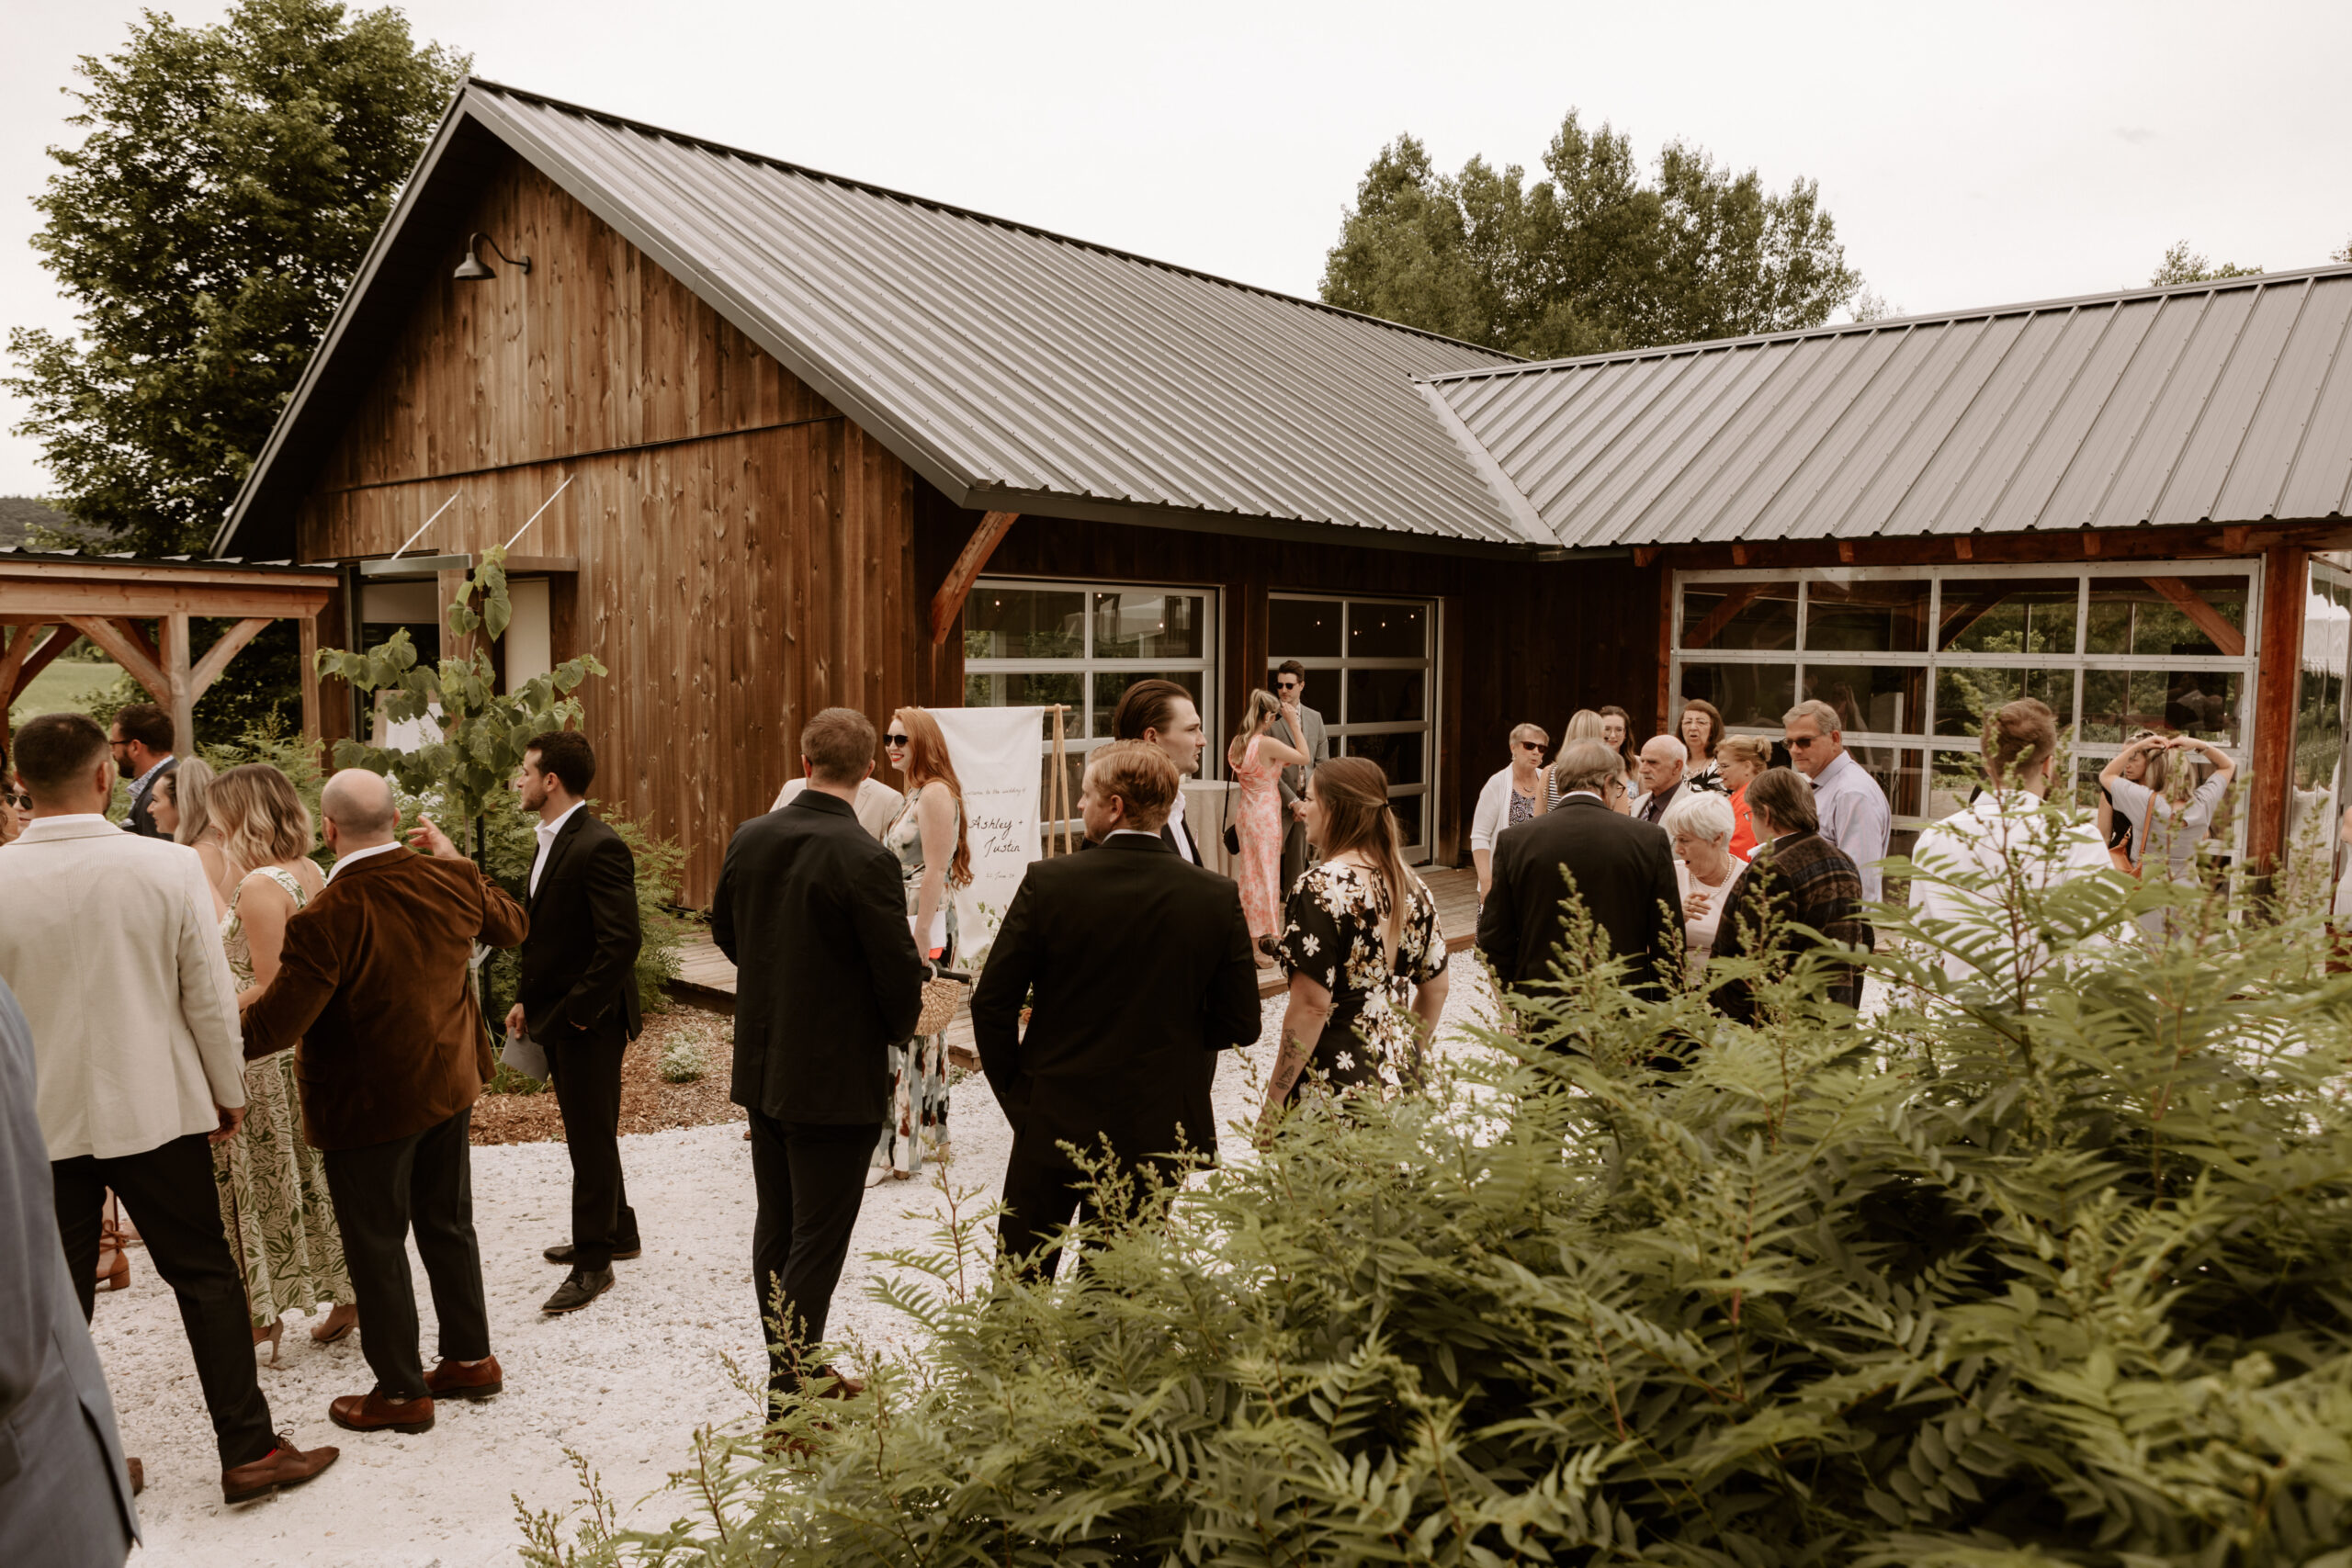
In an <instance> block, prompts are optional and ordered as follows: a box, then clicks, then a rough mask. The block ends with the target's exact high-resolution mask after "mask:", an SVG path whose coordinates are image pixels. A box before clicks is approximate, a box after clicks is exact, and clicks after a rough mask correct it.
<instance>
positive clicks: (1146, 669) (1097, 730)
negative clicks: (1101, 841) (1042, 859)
mask: <svg viewBox="0 0 2352 1568" xmlns="http://www.w3.org/2000/svg"><path fill="white" fill-rule="evenodd" d="M1154 675H1158V676H1163V677H1165V678H1166V679H1168V680H1170V681H1173V682H1176V683H1177V684H1178V685H1180V686H1182V687H1183V688H1184V689H1185V690H1186V691H1188V692H1190V693H1192V694H1193V703H1194V704H1195V705H1197V706H1198V707H1199V708H1200V710H1201V719H1202V722H1203V723H1204V725H1205V726H1206V727H1207V729H1208V736H1209V746H1208V750H1206V751H1204V753H1203V754H1202V758H1201V765H1202V769H1203V771H1204V773H1214V772H1215V771H1216V766H1217V764H1218V762H1219V761H1220V759H1221V757H1222V752H1221V750H1220V749H1219V747H1218V745H1217V737H1218V733H1219V731H1218V728H1217V715H1216V591H1215V590H1213V589H1207V588H1176V587H1157V586H1138V585H1137V584H1135V583H1119V582H1059V581H1035V580H1022V581H1014V580H1006V579H995V578H982V579H981V580H980V581H978V582H977V583H975V584H974V585H973V587H972V592H971V596H970V597H969V598H967V599H966V600H965V601H964V705H965V706H966V707H975V708H984V707H1050V706H1052V705H1055V704H1056V703H1059V704H1062V705H1064V706H1066V707H1067V708H1068V709H1069V715H1068V716H1067V717H1066V719H1065V720H1064V723H1065V724H1066V725H1067V727H1068V728H1067V732H1066V733H1067V737H1068V739H1067V740H1066V742H1065V755H1066V756H1067V757H1068V759H1069V798H1070V803H1071V808H1072V812H1073V815H1074V814H1075V811H1076V807H1077V802H1078V792H1079V785H1080V782H1081V781H1082V778H1083V775H1084V773H1085V772H1086V756H1087V753H1088V752H1090V751H1091V750H1093V749H1094V748H1095V747H1097V746H1099V745H1101V744H1102V743H1103V741H1105V740H1108V739H1111V738H1112V735H1111V718H1112V715H1113V714H1114V712H1115V711H1116V710H1117V708H1118V705H1119V694H1120V693H1121V692H1124V691H1125V690H1126V689H1127V686H1128V684H1129V683H1130V682H1136V681H1140V680H1143V679H1145V678H1147V677H1148V676H1154ZM1046 734H1047V736H1048V737H1049V738H1050V736H1051V735H1052V728H1051V727H1050V726H1048V728H1047V729H1046ZM1043 765H1044V766H1045V767H1046V769H1050V768H1051V767H1052V765H1053V752H1052V746H1051V743H1050V739H1048V742H1047V745H1046V752H1045V761H1044V764H1043ZM1050 782H1051V780H1050V778H1048V779H1047V783H1048V784H1050Z"/></svg>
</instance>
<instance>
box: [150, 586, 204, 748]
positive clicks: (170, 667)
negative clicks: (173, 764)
mask: <svg viewBox="0 0 2352 1568" xmlns="http://www.w3.org/2000/svg"><path fill="white" fill-rule="evenodd" d="M155 630H156V631H157V633H159V634H160V636H161V643H160V648H161V650H162V652H163V656H164V657H163V660H162V663H163V667H164V689H165V690H166V692H167V693H168V694H169V699H168V700H169V704H170V707H171V711H172V749H173V750H175V751H176V752H177V753H178V754H179V755H181V756H183V757H187V756H193V755H194V754H195V752H196V681H195V677H194V673H193V671H190V670H189V668H188V648H187V639H188V617H187V612H186V611H184V610H175V611H173V612H172V613H171V614H170V615H165V616H164V618H163V619H162V620H161V621H159V622H157V623H156V626H155Z"/></svg>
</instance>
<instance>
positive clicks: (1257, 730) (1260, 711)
mask: <svg viewBox="0 0 2352 1568" xmlns="http://www.w3.org/2000/svg"><path fill="white" fill-rule="evenodd" d="M1278 719H1279V720H1281V721H1282V722H1283V723H1284V724H1285V725H1287V726H1288V727H1289V734H1290V743H1289V744H1287V745H1285V744H1283V742H1282V741H1280V740H1277V739H1274V738H1273V737H1272V735H1270V734H1268V733H1267V731H1268V730H1270V729H1272V728H1273V726H1274V723H1275V721H1276V720H1278ZM1225 761H1226V766H1227V767H1228V768H1230V769H1231V770H1232V771H1233V778H1234V785H1235V795H1236V796H1237V798H1236V800H1235V802H1234V807H1233V820H1234V825H1235V827H1236V829H1238V832H1237V834H1236V836H1237V837H1238V838H1239V839H1240V840H1241V863H1240V864H1239V865H1238V866H1236V867H1235V868H1234V880H1235V881H1236V882H1238V883H1239V884H1240V885H1241V913H1242V915H1243V917H1244V918H1245V919H1248V920H1249V922H1250V941H1251V942H1254V943H1256V944H1257V948H1258V951H1259V952H1260V953H1261V954H1263V955H1264V956H1263V958H1262V959H1261V963H1272V961H1273V956H1274V938H1275V937H1277V936H1279V935H1281V934H1282V929H1283V803H1282V790H1281V787H1280V785H1281V783H1282V776H1283V769H1284V768H1294V767H1296V766H1298V765H1299V764H1300V763H1302V762H1304V761H1306V736H1304V735H1302V734H1301V733H1300V732H1299V728H1298V710H1297V709H1296V708H1289V707H1284V706H1283V704H1282V699H1281V698H1279V697H1277V696H1275V695H1274V694H1273V693H1272V692H1269V691H1265V690H1263V689H1262V688H1261V689H1260V690H1258V691H1255V692H1252V693H1250V706H1249V710H1248V711H1247V712H1246V713H1244V714H1243V715H1242V718H1241V728H1240V730H1239V732H1238V733H1237V734H1236V735H1235V736H1234V738H1233V740H1232V743H1231V744H1230V745H1228V746H1227V747H1226V749H1225Z"/></svg>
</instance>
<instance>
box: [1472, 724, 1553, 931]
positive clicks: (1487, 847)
mask: <svg viewBox="0 0 2352 1568" xmlns="http://www.w3.org/2000/svg"><path fill="white" fill-rule="evenodd" d="M1551 743H1552V738H1551V737H1550V736H1548V735H1546V734H1544V728H1543V726H1541V725H1535V724H1522V725H1521V726H1519V727H1518V728H1516V729H1513V730H1512V731H1511V732H1510V766H1509V767H1507V768H1504V769H1503V770H1502V771H1501V772H1499V773H1496V774H1495V776H1494V777H1492V778H1490V779H1488V780H1487V786H1486V787H1485V788H1484V789H1482V790H1480V791H1479V792H1478V809H1477V810H1476V811H1475V812H1473V813H1472V814H1471V817H1470V860H1471V863H1473V864H1475V865H1476V866H1477V868H1478V902H1480V903H1481V904H1483V903H1485V902H1486V901H1487V888H1488V887H1489V886H1492V885H1493V883H1494V880H1495V840H1496V839H1497V838H1498V836H1500V834H1501V833H1502V830H1503V829H1506V828H1516V827H1518V826H1519V825H1520V824H1521V822H1526V821H1531V820H1532V819H1533V818H1538V817H1541V816H1543V815H1544V747H1546V746H1548V745H1550V744H1551Z"/></svg>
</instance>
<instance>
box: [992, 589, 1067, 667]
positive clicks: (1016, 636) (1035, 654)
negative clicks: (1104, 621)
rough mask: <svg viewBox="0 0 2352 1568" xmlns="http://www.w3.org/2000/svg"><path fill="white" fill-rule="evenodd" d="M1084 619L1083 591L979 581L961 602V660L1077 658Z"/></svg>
mask: <svg viewBox="0 0 2352 1568" xmlns="http://www.w3.org/2000/svg"><path fill="white" fill-rule="evenodd" d="M1085 616H1086V595H1085V594H1083V593H1077V592H1065V591H1063V590H1061V589H1058V588H995V587H991V586H989V584H987V583H982V584H980V585H979V586H978V587H977V588H975V589H973V590H972V595H971V597H970V598H968V599H967V600H965V601H964V657H965V658H967V659H1078V658H1082V657H1083V656H1084V655H1085V652H1086V640H1085V638H1086V626H1085Z"/></svg>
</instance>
